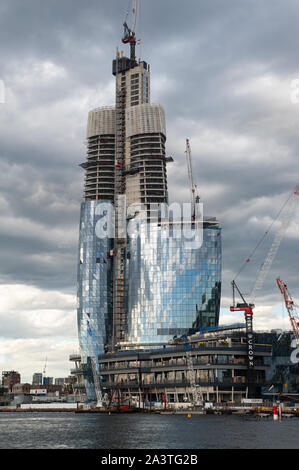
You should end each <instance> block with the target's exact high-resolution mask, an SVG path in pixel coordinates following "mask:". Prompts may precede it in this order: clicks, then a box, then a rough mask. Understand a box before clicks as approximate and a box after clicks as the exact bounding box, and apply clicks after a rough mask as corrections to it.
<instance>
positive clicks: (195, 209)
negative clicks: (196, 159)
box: [185, 139, 200, 220]
mask: <svg viewBox="0 0 299 470" xmlns="http://www.w3.org/2000/svg"><path fill="white" fill-rule="evenodd" d="M185 153H186V159H187V168H188V178H189V184H190V191H191V215H192V220H197V219H198V217H199V214H198V205H197V204H198V202H199V199H200V198H199V196H198V193H197V186H196V184H195V183H194V177H193V167H192V158H191V146H190V141H189V139H186V151H185Z"/></svg>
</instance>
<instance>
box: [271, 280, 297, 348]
mask: <svg viewBox="0 0 299 470" xmlns="http://www.w3.org/2000/svg"><path fill="white" fill-rule="evenodd" d="M276 282H277V285H278V288H279V290H280V292H281V293H282V295H283V298H284V303H285V306H286V308H287V311H288V314H289V317H290V322H291V326H292V330H293V333H294V336H295V339H296V343H297V347H299V315H298V312H297V309H296V307H295V304H294V301H293V299H292V297H291V294H290V293H289V291H288V288H287V285H286V283H285V282H284V281H282V280H281V279H280V278H279V277H278V278H277V279H276Z"/></svg>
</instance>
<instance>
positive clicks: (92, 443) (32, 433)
mask: <svg viewBox="0 0 299 470" xmlns="http://www.w3.org/2000/svg"><path fill="white" fill-rule="evenodd" d="M298 430H299V420H298V419H296V418H292V419H283V420H282V421H281V422H274V421H273V420H272V418H265V419H257V418H252V417H240V416H215V415H203V416H195V415H194V416H192V417H191V418H188V417H187V415H166V416H162V415H158V414H157V415H154V414H153V415H148V414H146V415H140V414H138V415H137V414H136V415H135V414H134V415H132V414H127V415H124V414H122V415H115V414H114V415H111V416H109V415H99V414H82V415H76V414H73V413H55V412H54V413H43V412H37V413H34V412H33V413H0V435H1V439H0V449H298V448H299V438H298Z"/></svg>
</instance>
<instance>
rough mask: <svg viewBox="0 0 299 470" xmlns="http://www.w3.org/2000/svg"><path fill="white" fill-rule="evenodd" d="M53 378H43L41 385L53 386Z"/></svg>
mask: <svg viewBox="0 0 299 470" xmlns="http://www.w3.org/2000/svg"><path fill="white" fill-rule="evenodd" d="M53 381H54V378H53V377H44V378H43V383H42V384H43V385H53Z"/></svg>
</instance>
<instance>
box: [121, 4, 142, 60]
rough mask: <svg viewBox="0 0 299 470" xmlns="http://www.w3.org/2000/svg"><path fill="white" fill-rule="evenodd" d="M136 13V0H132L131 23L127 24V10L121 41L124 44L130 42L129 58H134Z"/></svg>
mask: <svg viewBox="0 0 299 470" xmlns="http://www.w3.org/2000/svg"><path fill="white" fill-rule="evenodd" d="M137 13H138V0H133V5H132V24H131V27H129V26H128V25H127V16H128V14H129V12H127V15H126V19H125V22H124V36H123V38H122V42H123V43H124V44H130V49H131V56H130V58H131V60H135V46H136V35H135V29H136V21H137Z"/></svg>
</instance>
